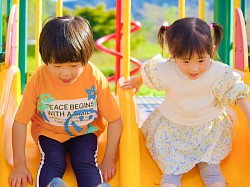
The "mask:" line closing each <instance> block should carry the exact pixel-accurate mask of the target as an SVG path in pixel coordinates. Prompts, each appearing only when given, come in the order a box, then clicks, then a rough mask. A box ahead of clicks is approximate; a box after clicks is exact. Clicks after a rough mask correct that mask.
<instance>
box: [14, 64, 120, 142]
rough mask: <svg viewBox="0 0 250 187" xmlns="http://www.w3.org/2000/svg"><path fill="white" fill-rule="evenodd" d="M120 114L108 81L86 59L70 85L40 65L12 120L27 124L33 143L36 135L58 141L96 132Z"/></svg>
mask: <svg viewBox="0 0 250 187" xmlns="http://www.w3.org/2000/svg"><path fill="white" fill-rule="evenodd" d="M120 116H121V113H120V110H119V108H118V106H117V103H116V101H115V99H114V97H113V95H112V93H111V92H110V88H109V84H108V81H107V80H106V78H105V77H104V75H103V74H102V73H101V72H100V70H98V68H97V67H96V66H95V65H93V64H92V63H91V62H89V63H88V64H87V65H85V66H84V70H83V73H82V74H81V75H80V76H79V77H78V78H77V80H76V81H75V82H74V83H73V84H71V85H66V86H65V85H62V84H60V83H59V80H57V79H56V78H55V77H54V76H53V75H52V74H51V73H50V71H49V70H48V68H47V66H46V65H45V64H43V65H42V66H41V67H39V68H38V69H37V71H36V72H34V74H33V75H32V77H31V78H30V80H29V82H28V83H27V85H26V88H25V90H24V94H23V99H22V101H21V104H20V106H19V108H18V111H17V113H16V116H15V120H16V121H17V122H19V123H21V124H28V123H29V121H30V120H31V122H32V126H31V132H32V136H33V139H34V140H35V142H37V140H38V137H39V136H40V135H44V136H47V137H49V138H52V139H55V140H57V141H60V142H64V141H66V140H68V139H70V138H72V137H75V136H79V135H83V134H87V133H95V134H96V135H97V136H99V135H100V133H102V132H103V131H104V129H105V124H106V123H105V122H104V120H106V121H108V122H112V121H115V120H117V119H118V118H119V117H120Z"/></svg>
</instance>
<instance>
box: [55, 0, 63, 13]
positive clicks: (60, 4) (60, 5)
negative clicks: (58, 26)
mask: <svg viewBox="0 0 250 187" xmlns="http://www.w3.org/2000/svg"><path fill="white" fill-rule="evenodd" d="M62 8H63V1H62V0H58V1H57V2H56V16H62Z"/></svg>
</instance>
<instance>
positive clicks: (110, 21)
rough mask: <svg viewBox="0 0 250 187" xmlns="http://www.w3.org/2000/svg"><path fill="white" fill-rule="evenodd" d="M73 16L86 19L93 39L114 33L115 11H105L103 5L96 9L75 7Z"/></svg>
mask: <svg viewBox="0 0 250 187" xmlns="http://www.w3.org/2000/svg"><path fill="white" fill-rule="evenodd" d="M75 14H76V15H79V16H82V17H84V18H86V19H87V20H88V21H89V22H90V25H91V27H92V29H93V33H94V39H95V40H96V39H98V38H100V37H102V36H105V35H108V34H111V33H114V32H115V24H116V22H115V15H116V12H115V9H109V10H106V8H105V5H104V4H102V3H101V4H98V6H97V7H90V6H88V7H80V6H78V7H76V10H75Z"/></svg>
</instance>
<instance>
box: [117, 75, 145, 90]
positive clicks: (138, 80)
mask: <svg viewBox="0 0 250 187" xmlns="http://www.w3.org/2000/svg"><path fill="white" fill-rule="evenodd" d="M141 85H142V77H141V75H137V76H131V77H130V79H129V80H126V81H124V82H123V84H121V88H122V89H124V90H125V89H134V88H135V89H136V92H137V91H138V90H139V88H140V87H141Z"/></svg>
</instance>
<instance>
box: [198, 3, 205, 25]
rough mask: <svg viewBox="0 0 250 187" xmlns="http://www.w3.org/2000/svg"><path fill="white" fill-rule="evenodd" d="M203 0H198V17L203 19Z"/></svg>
mask: <svg viewBox="0 0 250 187" xmlns="http://www.w3.org/2000/svg"><path fill="white" fill-rule="evenodd" d="M204 10H205V0H199V18H200V19H203V20H204V19H205V11H204Z"/></svg>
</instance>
